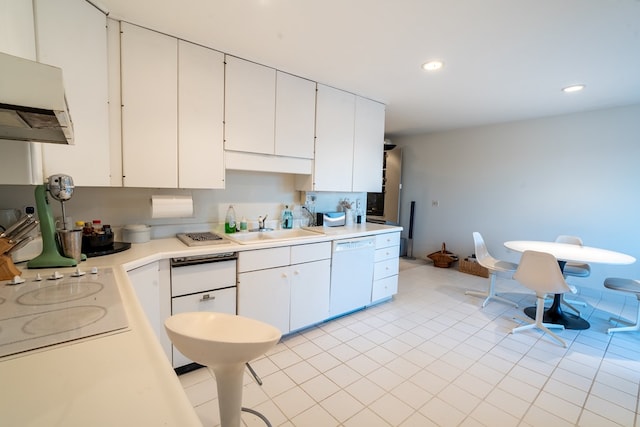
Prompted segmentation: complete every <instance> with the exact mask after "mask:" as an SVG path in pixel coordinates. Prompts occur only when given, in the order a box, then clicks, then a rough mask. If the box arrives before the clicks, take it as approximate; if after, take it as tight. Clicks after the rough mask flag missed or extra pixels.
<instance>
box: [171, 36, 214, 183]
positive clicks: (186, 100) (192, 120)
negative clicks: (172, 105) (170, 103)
mask: <svg viewBox="0 0 640 427" xmlns="http://www.w3.org/2000/svg"><path fill="white" fill-rule="evenodd" d="M223 119H224V54H222V53H220V52H217V51H215V50H211V49H207V48H204V47H202V46H198V45H195V44H192V43H188V42H185V41H182V40H180V41H179V42H178V123H179V127H178V129H179V132H178V184H179V186H180V187H181V188H224V178H225V175H224V153H223V132H224V128H223Z"/></svg>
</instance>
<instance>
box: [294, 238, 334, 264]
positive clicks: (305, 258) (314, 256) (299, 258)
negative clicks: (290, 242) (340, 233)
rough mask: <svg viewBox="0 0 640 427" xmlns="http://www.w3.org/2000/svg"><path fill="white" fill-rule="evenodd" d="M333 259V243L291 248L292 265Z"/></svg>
mask: <svg viewBox="0 0 640 427" xmlns="http://www.w3.org/2000/svg"><path fill="white" fill-rule="evenodd" d="M329 258H331V242H322V243H310V244H308V245H296V246H292V247H291V264H301V263H303V262H312V261H319V260H321V259H329Z"/></svg>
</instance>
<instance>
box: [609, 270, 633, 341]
mask: <svg viewBox="0 0 640 427" xmlns="http://www.w3.org/2000/svg"><path fill="white" fill-rule="evenodd" d="M604 287H605V288H608V289H613V290H616V291H622V292H630V293H632V294H635V295H636V298H637V299H638V313H637V314H636V320H635V322H630V321H629V320H626V319H621V318H618V317H610V318H609V322H615V323H622V324H624V325H627V326H621V327H617V328H609V329H607V333H608V334H611V333H613V332H635V331H640V323H639V322H638V321H639V320H640V280H634V279H621V278H618V277H608V278H606V279H605V280H604Z"/></svg>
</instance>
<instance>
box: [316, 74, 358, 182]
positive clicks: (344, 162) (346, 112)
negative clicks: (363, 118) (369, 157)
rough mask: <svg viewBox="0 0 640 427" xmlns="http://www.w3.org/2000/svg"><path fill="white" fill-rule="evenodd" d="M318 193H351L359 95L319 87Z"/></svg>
mask: <svg viewBox="0 0 640 427" xmlns="http://www.w3.org/2000/svg"><path fill="white" fill-rule="evenodd" d="M317 103H318V104H317V112H316V147H315V151H316V152H315V163H314V173H313V188H311V189H312V190H315V191H351V182H352V177H353V173H352V170H353V132H354V114H355V103H356V97H355V95H353V94H351V93H349V92H345V91H342V90H338V89H334V88H332V87H329V86H324V85H321V84H318V99H317Z"/></svg>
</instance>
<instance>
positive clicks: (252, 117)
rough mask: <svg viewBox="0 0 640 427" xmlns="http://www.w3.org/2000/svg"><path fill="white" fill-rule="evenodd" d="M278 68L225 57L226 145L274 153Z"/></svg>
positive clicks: (230, 147) (234, 148)
mask: <svg viewBox="0 0 640 427" xmlns="http://www.w3.org/2000/svg"><path fill="white" fill-rule="evenodd" d="M275 100H276V70H274V69H273V68H269V67H265V66H264V65H259V64H256V63H253V62H249V61H245V60H243V59H239V58H236V57H233V56H227V57H226V75H225V114H224V123H225V130H224V135H225V136H224V139H225V141H224V148H225V150H231V151H243V152H249V153H262V154H273V153H274V151H275V148H274V147H275V146H274V132H275V110H276V103H275Z"/></svg>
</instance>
